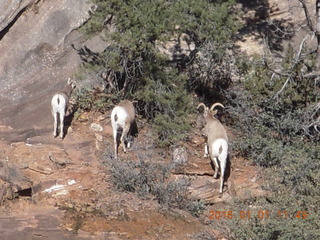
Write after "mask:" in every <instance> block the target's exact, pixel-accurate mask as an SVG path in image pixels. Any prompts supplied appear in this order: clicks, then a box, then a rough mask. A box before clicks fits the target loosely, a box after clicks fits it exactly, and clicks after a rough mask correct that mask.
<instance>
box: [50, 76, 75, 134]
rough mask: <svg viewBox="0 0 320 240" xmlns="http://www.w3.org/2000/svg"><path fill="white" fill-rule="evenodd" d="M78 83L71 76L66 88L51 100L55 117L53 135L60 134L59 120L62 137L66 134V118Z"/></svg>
mask: <svg viewBox="0 0 320 240" xmlns="http://www.w3.org/2000/svg"><path fill="white" fill-rule="evenodd" d="M75 87H76V85H75V83H74V81H72V80H71V79H70V78H69V79H68V82H67V84H66V85H65V86H64V88H63V89H62V90H61V91H59V92H57V93H55V94H54V95H53V97H52V100H51V112H52V116H53V119H54V126H53V127H54V129H53V136H54V137H56V136H58V121H60V137H61V138H63V137H64V136H63V134H64V131H63V130H64V118H65V116H66V112H67V109H68V105H69V99H70V96H71V93H72V91H73V89H75Z"/></svg>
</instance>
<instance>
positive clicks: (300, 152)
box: [227, 48, 320, 239]
mask: <svg viewBox="0 0 320 240" xmlns="http://www.w3.org/2000/svg"><path fill="white" fill-rule="evenodd" d="M266 61H269V60H266V59H262V61H259V59H255V61H254V62H252V63H251V67H249V65H250V63H249V64H247V63H246V64H243V63H241V62H239V69H242V70H243V78H242V79H243V80H242V82H240V83H239V84H237V85H234V86H233V88H231V89H229V91H228V93H227V96H228V97H227V98H228V99H229V110H228V111H229V112H230V115H232V116H233V117H234V119H233V125H234V127H235V128H236V129H238V131H239V132H240V134H239V136H238V139H237V140H235V142H234V148H235V150H237V151H238V152H239V153H240V154H243V155H245V156H246V157H247V158H249V159H251V160H252V162H253V163H255V164H258V165H261V166H265V167H268V168H267V170H266V173H267V181H266V185H265V186H264V187H265V189H266V190H268V191H269V192H270V194H269V196H268V197H261V198H251V199H248V200H247V201H236V202H235V203H234V204H233V208H234V209H235V210H236V211H237V210H238V211H249V210H250V206H255V207H254V209H257V208H258V209H260V210H263V211H266V210H268V211H270V212H271V214H272V217H270V218H268V219H263V220H261V219H257V218H252V219H248V220H247V221H244V220H243V219H240V220H235V221H233V222H232V223H231V222H230V221H229V222H228V223H227V224H228V226H229V227H230V228H231V229H232V237H233V238H235V239H258V238H259V239H310V238H311V239H312V238H319V233H318V232H317V231H315V229H318V228H319V221H318V220H317V215H318V214H319V209H318V206H319V204H320V197H319V196H320V195H319V194H320V192H319V186H318V182H319V179H320V170H319V169H320V162H319V151H320V146H319V144H318V141H319V133H318V132H315V131H313V130H312V129H313V127H312V128H310V116H311V114H310V113H311V112H312V109H314V106H315V105H316V104H317V102H318V101H319V99H318V95H317V92H318V91H319V85H317V84H315V82H314V81H311V80H310V79H306V78H304V77H303V72H302V71H301V69H303V67H304V66H306V65H307V64H308V63H310V62H312V61H309V59H307V58H301V59H300V60H299V61H298V62H297V61H294V60H293V59H292V49H290V48H289V50H288V52H287V55H286V57H285V58H284V59H281V60H278V66H280V67H281V74H278V73H279V72H277V71H278V70H279V67H272V68H270V64H269V62H268V63H267V64H266ZM275 72H277V74H275ZM251 210H253V209H251ZM278 211H280V212H282V213H283V211H286V212H288V214H289V213H290V216H288V217H287V218H282V217H279V216H278ZM301 211H305V212H306V213H307V214H308V216H307V217H306V218H301V217H299V216H298V217H297V216H296V213H299V212H301Z"/></svg>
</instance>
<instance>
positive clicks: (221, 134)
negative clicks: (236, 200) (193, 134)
mask: <svg viewBox="0 0 320 240" xmlns="http://www.w3.org/2000/svg"><path fill="white" fill-rule="evenodd" d="M217 106H220V107H222V108H224V106H223V105H222V104H221V103H214V104H213V105H212V106H211V107H210V109H209V108H208V107H207V106H206V105H205V104H204V103H200V104H199V105H198V107H197V109H199V108H200V107H203V108H204V113H203V116H204V119H205V122H206V126H205V128H204V129H203V133H204V135H205V136H206V137H207V145H206V146H205V153H206V154H209V156H210V159H211V161H213V163H214V167H215V169H214V170H215V173H214V178H217V177H218V171H219V168H220V180H221V184H220V190H219V196H220V197H221V196H222V191H223V184H224V175H225V170H226V166H227V157H228V136H227V132H226V130H225V128H224V127H223V125H222V124H221V122H220V121H219V120H218V119H217V118H215V115H216V114H217V112H218V110H214V108H215V107H217ZM218 160H219V162H220V167H219V162H218Z"/></svg>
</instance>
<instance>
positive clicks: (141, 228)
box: [0, 113, 263, 240]
mask: <svg viewBox="0 0 320 240" xmlns="http://www.w3.org/2000/svg"><path fill="white" fill-rule="evenodd" d="M108 119H109V118H108V114H107V115H101V114H98V113H84V114H82V115H80V116H77V117H76V118H74V119H73V121H72V123H71V125H70V126H69V128H68V133H67V135H66V137H65V138H64V139H63V140H61V139H59V138H53V136H52V129H51V128H52V127H51V126H50V124H48V126H47V127H44V128H40V129H36V128H35V129H34V132H32V131H30V129H28V130H19V131H15V130H14V129H11V128H10V127H8V126H2V127H1V139H2V140H1V141H0V149H1V152H2V154H1V162H2V166H5V167H7V169H9V170H10V171H7V172H6V173H5V174H2V175H1V174H0V176H4V175H6V174H7V179H9V180H8V181H7V182H4V181H3V179H2V180H0V181H2V182H0V183H2V185H5V186H9V185H10V186H12V185H13V187H12V189H15V188H17V189H18V190H16V193H15V196H14V197H11V198H8V197H7V199H4V201H3V202H2V205H1V206H0V216H1V217H0V236H3V237H4V239H8V240H15V239H22V238H23V239H62V240H63V239H148V240H149V239H201V238H197V237H196V236H197V235H199V233H204V232H205V233H206V234H207V235H208V234H209V235H210V236H212V237H216V239H223V234H222V233H220V232H219V231H217V230H216V229H213V228H212V226H211V225H209V224H208V221H207V220H208V216H209V210H210V209H216V208H217V207H219V208H222V209H223V208H226V209H227V208H228V207H227V206H228V202H229V201H230V200H232V199H233V198H234V197H244V198H245V197H246V196H247V194H248V192H249V194H256V195H260V194H263V191H262V190H261V188H260V182H259V176H260V171H259V169H256V168H254V167H252V166H250V165H249V164H248V163H247V162H246V161H244V160H242V159H237V158H233V159H231V162H232V164H231V167H230V174H229V175H230V176H229V178H228V181H227V183H226V186H225V189H226V190H225V192H224V195H223V197H222V198H218V187H219V181H218V180H214V179H213V177H212V174H213V170H212V167H211V165H210V162H209V159H205V158H203V139H202V138H201V136H197V135H194V136H192V138H191V140H190V141H188V142H187V143H185V144H184V147H185V148H186V149H187V152H188V163H187V165H185V167H184V170H183V172H184V174H189V175H190V176H191V175H195V174H198V175H199V176H200V177H194V176H193V177H194V181H193V185H192V189H190V192H193V194H194V195H195V196H198V195H199V198H203V199H204V200H205V201H206V202H207V203H210V205H208V206H209V207H208V211H205V212H204V213H203V216H200V217H199V218H196V217H193V216H192V215H191V214H190V213H188V212H185V211H182V210H169V211H168V210H163V209H162V208H161V207H160V206H159V204H158V203H157V202H156V201H155V200H153V199H147V200H146V199H141V198H139V197H138V196H137V195H136V194H134V193H126V192H119V191H117V190H116V189H115V187H114V186H113V185H112V183H111V181H110V176H109V172H108V168H107V166H106V164H104V163H103V161H102V159H103V155H104V154H112V152H113V143H112V132H111V125H110V122H109V121H108ZM138 125H139V124H138ZM140 126H142V129H141V131H140V133H139V135H138V137H137V139H136V140H135V143H134V145H135V146H144V145H146V144H148V128H147V124H142V123H141V124H140ZM101 127H102V129H100V128H101ZM138 149H141V148H138V147H134V146H133V148H132V149H131V150H130V151H129V152H128V153H127V154H124V153H123V152H122V151H121V149H120V153H119V154H120V158H124V159H126V161H130V156H132V155H136V154H137V152H136V151H139V150H138ZM163 156H164V158H165V159H164V161H167V162H170V161H171V158H172V156H171V153H168V154H164V155H163ZM13 172H14V174H13ZM181 174H182V173H175V174H173V175H174V176H177V177H178V176H179V175H181ZM15 176H19V177H15ZM21 176H22V177H21ZM191 177H192V176H191ZM2 178H3V177H2ZM15 186H16V187H15ZM19 188H20V190H19ZM214 188H215V189H214Z"/></svg>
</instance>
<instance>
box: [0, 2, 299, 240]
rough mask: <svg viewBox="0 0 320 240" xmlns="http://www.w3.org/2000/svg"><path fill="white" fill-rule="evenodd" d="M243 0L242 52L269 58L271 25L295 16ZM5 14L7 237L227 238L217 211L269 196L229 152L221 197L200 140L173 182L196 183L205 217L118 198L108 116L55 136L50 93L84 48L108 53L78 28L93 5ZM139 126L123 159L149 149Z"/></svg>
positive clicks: (0, 227)
mask: <svg viewBox="0 0 320 240" xmlns="http://www.w3.org/2000/svg"><path fill="white" fill-rule="evenodd" d="M239 2H240V3H241V4H242V5H241V7H242V8H243V9H246V14H245V15H244V23H245V25H246V27H245V28H244V29H243V32H242V35H241V36H242V37H240V39H239V49H241V50H242V51H246V52H247V53H248V54H251V53H253V52H254V53H260V52H261V51H262V43H263V41H262V40H263V38H262V36H263V34H264V33H265V32H266V30H268V29H266V25H267V24H266V21H265V18H267V17H268V16H269V17H271V18H273V19H274V20H279V21H280V20H281V21H280V23H281V24H289V23H290V22H291V21H292V19H291V18H290V17H289V16H287V14H288V13H289V12H290V13H291V11H294V10H295V9H297V8H293V7H289V1H281V0H270V1H254V2H252V1H247V0H243V1H239ZM258 3H259V4H258ZM297 3H299V2H298V1H290V4H294V6H295V5H296V4H297ZM1 7H2V10H3V12H1V14H0V52H1V56H0V59H1V65H0V85H1V88H0V100H1V108H0V149H1V154H0V236H1V239H6V240H15V239H17V240H18V239H19V240H20V239H27V240H28V239H61V240H64V239H69V240H70V239H148V240H149V239H214V238H217V239H222V238H223V237H224V235H223V233H222V232H219V231H218V229H219V228H218V227H215V225H214V224H210V223H212V221H211V222H210V220H209V211H210V210H216V209H221V210H232V209H230V207H229V203H230V202H231V201H232V200H233V199H235V198H236V197H239V198H247V197H249V196H252V195H253V196H257V195H261V194H265V193H264V192H263V190H262V189H261V181H262V175H263V174H262V171H261V170H260V169H259V168H256V167H253V166H251V165H250V164H249V163H248V161H246V160H244V159H241V158H237V157H236V154H235V153H234V152H232V151H231V155H230V162H231V164H230V166H229V168H228V169H229V174H228V179H227V182H226V186H225V192H224V194H223V197H222V198H218V188H219V180H214V179H213V177H212V175H213V169H212V167H211V165H210V161H209V159H205V158H204V157H203V139H202V137H201V136H200V135H196V134H194V135H192V136H190V138H189V140H188V141H187V142H184V143H181V144H180V149H181V156H183V158H182V162H184V164H183V165H182V167H181V168H178V169H175V170H174V171H172V173H171V175H172V176H171V177H172V179H177V178H180V177H182V176H184V175H187V176H188V177H190V178H191V179H192V184H191V186H190V188H189V191H190V194H191V195H192V196H193V197H195V198H198V199H202V200H203V201H205V202H206V204H207V209H206V211H205V212H204V213H203V214H202V215H201V216H199V217H198V218H195V217H193V216H192V215H191V214H190V213H187V212H185V211H182V210H176V209H175V210H172V209H170V210H165V209H163V208H162V207H161V206H160V205H159V204H158V203H157V202H156V201H155V200H153V199H152V198H146V199H141V198H140V197H138V196H137V195H136V194H134V193H126V192H119V191H117V190H116V189H115V187H114V186H113V184H112V183H111V179H110V175H109V170H110V169H109V168H108V164H106V161H108V159H111V158H110V157H111V156H112V152H113V150H112V149H113V147H112V144H113V143H112V136H111V126H110V123H109V122H108V116H109V115H108V113H107V114H106V115H102V114H98V113H85V114H82V115H80V116H76V117H75V118H73V119H69V120H72V121H71V125H70V127H69V128H68V134H67V135H66V137H65V139H63V140H61V139H59V138H53V136H52V119H51V113H50V100H51V96H52V94H53V93H54V92H55V91H57V90H58V89H60V87H61V86H63V85H64V84H65V82H66V79H67V78H68V77H72V78H74V76H75V72H76V70H77V69H78V67H79V65H80V64H81V61H80V57H79V55H78V52H77V50H76V49H80V48H81V47H83V46H87V47H88V48H90V49H91V50H93V51H97V52H99V51H102V50H103V49H104V47H105V46H102V45H101V44H102V43H101V41H99V38H95V39H91V40H87V39H85V38H84V37H83V35H82V34H81V33H80V32H79V31H78V28H79V27H80V26H81V25H82V24H83V23H84V22H85V21H86V20H87V19H88V11H89V9H90V6H88V5H87V1H86V0H56V1H42V0H3V1H2V5H1ZM288 9H289V10H290V11H288ZM283 14H285V16H284V15H283ZM290 16H299V17H297V18H298V19H300V15H298V14H296V13H294V14H291V15H290ZM283 19H284V20H283ZM261 33H263V34H261ZM104 44H105V43H104ZM296 45H298V46H299V44H296ZM280 46H282V43H279V42H275V47H280ZM252 51H253V52H252ZM90 81H92V83H93V85H95V84H99V83H96V82H94V81H95V79H90ZM79 87H80V86H79ZM138 126H139V129H140V133H139V135H138V138H137V139H136V141H135V143H134V145H133V147H132V149H131V150H130V151H129V153H128V154H127V155H125V154H123V153H122V152H121V151H120V159H124V161H136V160H137V158H138V155H139V154H140V155H141V154H143V153H144V152H143V151H145V150H146V146H148V145H149V143H148V141H149V140H150V131H149V128H148V125H147V124H146V123H143V121H139V122H138ZM230 139H231V142H232V134H231V136H230ZM159 152H162V154H161V158H162V161H163V162H165V163H170V162H172V161H173V160H172V156H173V152H174V149H170V150H168V152H165V153H163V150H157V149H155V151H154V154H157V153H159ZM151 156H152V155H151ZM157 158H159V154H158V155H157ZM186 159H187V160H186ZM150 160H153V158H152V157H151V158H150ZM175 160H177V159H175ZM201 236H202V238H201ZM205 236H207V238H205Z"/></svg>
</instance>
